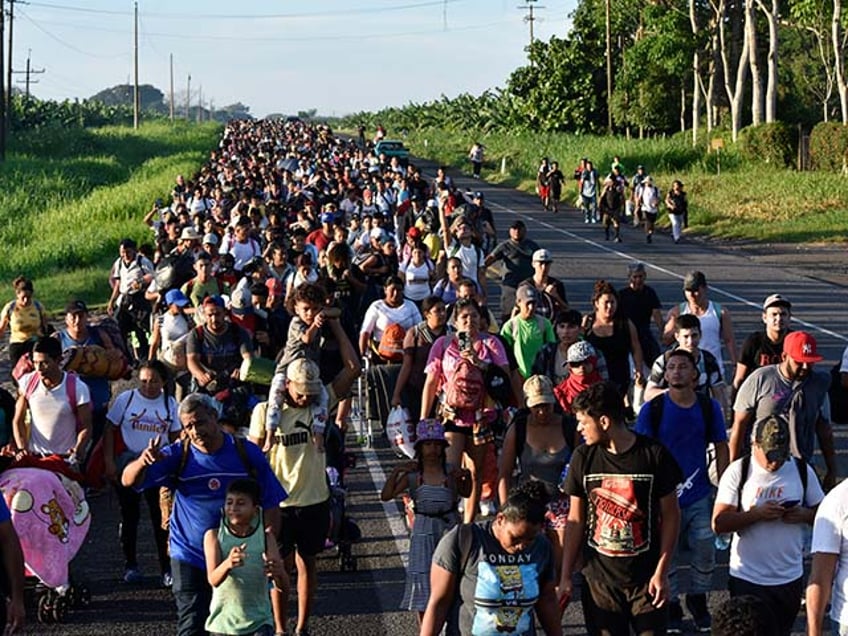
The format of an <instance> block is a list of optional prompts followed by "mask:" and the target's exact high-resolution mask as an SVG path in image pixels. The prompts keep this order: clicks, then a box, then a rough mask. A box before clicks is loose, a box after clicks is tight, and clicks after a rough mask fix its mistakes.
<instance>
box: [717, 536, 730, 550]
mask: <svg viewBox="0 0 848 636" xmlns="http://www.w3.org/2000/svg"><path fill="white" fill-rule="evenodd" d="M732 537H733V535H732V534H731V533H730V532H724V533H722V534H717V535H716V538H715V549H716V550H727V549H729V548H730V540H731V538H732Z"/></svg>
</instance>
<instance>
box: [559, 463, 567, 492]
mask: <svg viewBox="0 0 848 636" xmlns="http://www.w3.org/2000/svg"><path fill="white" fill-rule="evenodd" d="M568 466H569V465H568V464H566V465H565V466H563V467H562V472H561V473H560V474H559V491H560V492H561V493H562V494H565V478H566V477H568Z"/></svg>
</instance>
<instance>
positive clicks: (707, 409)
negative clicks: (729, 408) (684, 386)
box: [695, 393, 715, 444]
mask: <svg viewBox="0 0 848 636" xmlns="http://www.w3.org/2000/svg"><path fill="white" fill-rule="evenodd" d="M695 398H696V399H697V400H698V406H699V407H701V415H702V416H703V418H704V438H705V440H706V442H707V444H710V443H712V440H711V439H710V431H712V428H713V418H714V417H715V413H714V412H713V401H712V398H710V396H709V395H708V394H705V393H695Z"/></svg>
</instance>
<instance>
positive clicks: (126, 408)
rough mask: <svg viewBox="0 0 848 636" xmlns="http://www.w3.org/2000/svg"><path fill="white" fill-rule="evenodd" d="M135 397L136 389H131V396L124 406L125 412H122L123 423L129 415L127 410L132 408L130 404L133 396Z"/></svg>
mask: <svg viewBox="0 0 848 636" xmlns="http://www.w3.org/2000/svg"><path fill="white" fill-rule="evenodd" d="M134 397H135V389H131V390H130V397H129V399H128V400H127V403H126V405H125V406H124V412H123V413H121V425H123V423H124V418H125V417H126V416H127V411H129V410H130V404H132V401H133V398H134Z"/></svg>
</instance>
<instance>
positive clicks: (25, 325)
mask: <svg viewBox="0 0 848 636" xmlns="http://www.w3.org/2000/svg"><path fill="white" fill-rule="evenodd" d="M43 312H44V308H43V307H42V306H41V303H39V302H37V301H35V300H34V301H32V302H31V303H30V304H29V305H27V306H26V307H24V306H23V305H19V304H18V302H17V301H16V300H13V301H11V302H9V303H6V306H5V307H3V315H4V316H8V317H9V329H10V331H9V342H14V343H20V342H27V341H29V340H35V339H36V338H38V337H39V336H41V335H43V334H42V332H41V316H42V314H43Z"/></svg>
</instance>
